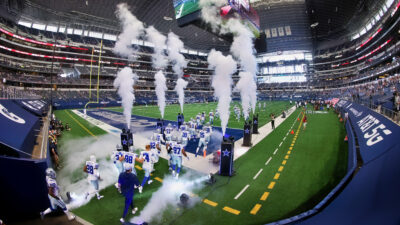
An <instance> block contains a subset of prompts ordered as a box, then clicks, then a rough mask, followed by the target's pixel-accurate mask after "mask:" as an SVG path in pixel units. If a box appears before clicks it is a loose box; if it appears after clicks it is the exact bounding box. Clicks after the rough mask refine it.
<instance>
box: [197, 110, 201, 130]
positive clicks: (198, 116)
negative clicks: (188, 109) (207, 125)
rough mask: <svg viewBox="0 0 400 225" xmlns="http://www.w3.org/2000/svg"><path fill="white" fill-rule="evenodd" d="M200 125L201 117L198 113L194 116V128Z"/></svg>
mask: <svg viewBox="0 0 400 225" xmlns="http://www.w3.org/2000/svg"><path fill="white" fill-rule="evenodd" d="M200 123H201V115H200V113H198V114H197V116H196V126H197V127H198V126H200Z"/></svg>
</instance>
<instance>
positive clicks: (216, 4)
mask: <svg viewBox="0 0 400 225" xmlns="http://www.w3.org/2000/svg"><path fill="white" fill-rule="evenodd" d="M226 4H227V1H226V0H200V2H199V5H200V7H201V17H202V18H203V20H204V21H205V22H206V23H208V24H210V26H211V29H212V31H213V32H216V31H220V29H221V25H222V18H221V16H220V14H219V12H220V9H221V7H222V6H224V5H226Z"/></svg>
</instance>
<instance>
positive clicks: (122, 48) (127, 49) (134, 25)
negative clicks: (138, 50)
mask: <svg viewBox="0 0 400 225" xmlns="http://www.w3.org/2000/svg"><path fill="white" fill-rule="evenodd" d="M116 15H117V17H118V19H119V21H120V22H121V23H122V32H121V34H120V35H119V36H118V40H117V42H116V43H115V46H114V49H113V52H114V53H116V54H118V55H120V56H124V57H128V58H130V59H132V58H134V57H135V56H134V53H135V49H133V48H132V41H133V40H136V39H138V38H139V36H140V35H141V34H143V31H144V27H143V23H142V22H141V21H139V20H138V19H137V18H136V17H135V16H134V15H133V14H132V13H131V12H130V11H129V7H128V5H127V4H126V3H121V4H118V5H117V10H116Z"/></svg>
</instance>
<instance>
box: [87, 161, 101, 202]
mask: <svg viewBox="0 0 400 225" xmlns="http://www.w3.org/2000/svg"><path fill="white" fill-rule="evenodd" d="M83 170H84V171H85V172H86V173H87V174H88V181H89V183H91V184H92V186H93V188H94V193H95V194H96V197H97V199H98V200H100V199H102V198H103V197H104V196H103V195H100V194H99V180H100V172H99V164H98V163H97V162H96V156H94V155H91V156H90V161H86V166H85V167H84V169H83ZM91 194H93V192H86V196H85V198H87V197H88V196H89V195H91Z"/></svg>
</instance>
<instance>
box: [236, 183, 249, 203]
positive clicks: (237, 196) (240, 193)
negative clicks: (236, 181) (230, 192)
mask: <svg viewBox="0 0 400 225" xmlns="http://www.w3.org/2000/svg"><path fill="white" fill-rule="evenodd" d="M249 187H250V185H249V184H248V185H246V186H244V188H243V189H242V190H241V191H240V192H239V194H237V195H236V196H235V198H234V199H235V200H236V199H238V198H239V197H240V196H241V195H242V194H243V192H245V191H246V190H247V188H249Z"/></svg>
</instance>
